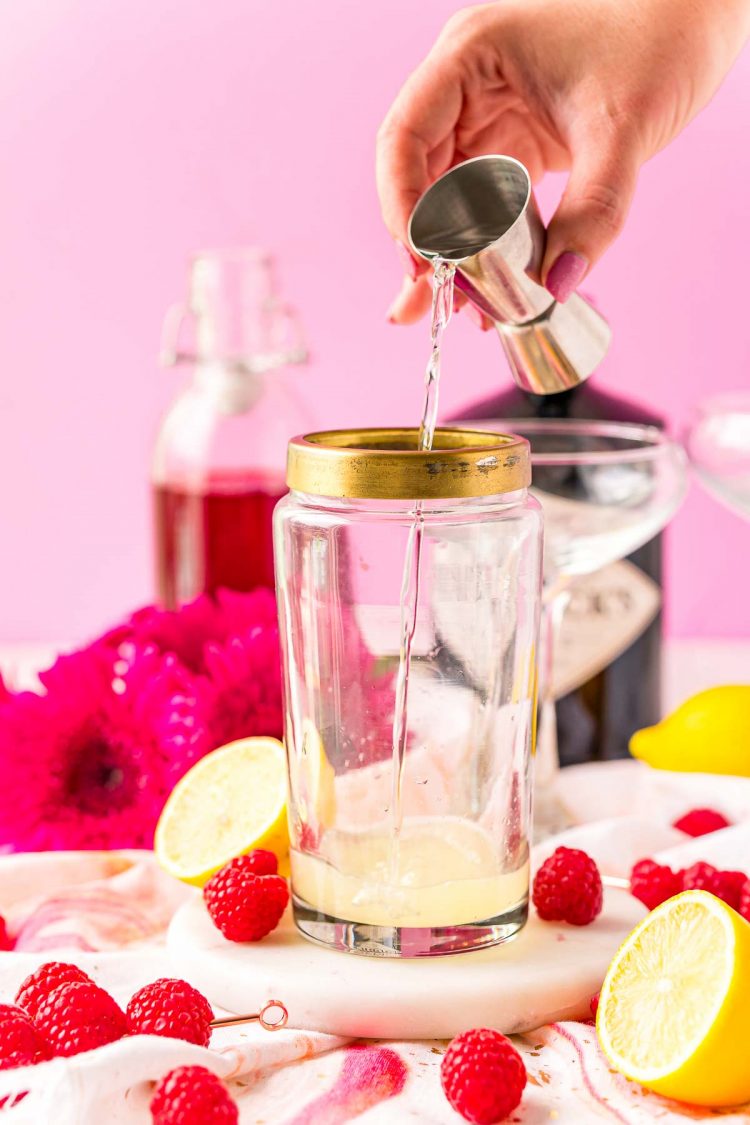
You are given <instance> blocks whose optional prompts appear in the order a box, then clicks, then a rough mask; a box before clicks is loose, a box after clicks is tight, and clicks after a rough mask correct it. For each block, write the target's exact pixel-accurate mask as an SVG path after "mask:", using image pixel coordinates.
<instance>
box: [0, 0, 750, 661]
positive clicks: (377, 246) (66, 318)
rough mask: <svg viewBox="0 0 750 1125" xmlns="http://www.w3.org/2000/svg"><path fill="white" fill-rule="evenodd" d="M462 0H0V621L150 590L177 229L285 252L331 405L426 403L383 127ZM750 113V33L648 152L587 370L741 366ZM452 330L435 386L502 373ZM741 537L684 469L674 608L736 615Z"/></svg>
mask: <svg viewBox="0 0 750 1125" xmlns="http://www.w3.org/2000/svg"><path fill="white" fill-rule="evenodd" d="M457 6H458V5H456V4H455V3H451V2H450V0H431V3H430V4H425V3H423V2H422V0H379V2H378V3H375V4H370V5H366V4H361V3H360V4H355V3H352V2H351V0H318V2H317V3H315V4H313V3H308V2H306V0H274V2H273V3H271V2H269V0H212V2H211V3H206V0H107V3H106V4H102V3H97V2H96V0H23V3H12V4H4V5H2V7H0V142H1V148H0V151H1V152H2V173H1V174H0V248H1V251H2V262H1V265H0V345H1V347H2V365H3V375H2V383H1V384H0V399H1V401H2V427H1V428H0V466H1V468H2V480H3V484H4V487H3V490H2V500H1V502H0V504H1V507H0V521H1V526H2V533H3V537H2V551H1V552H0V582H1V583H2V599H1V601H0V640H3V641H9V640H37V639H51V640H57V639H72V640H77V639H79V638H83V637H85V636H87V635H88V634H90V633H91V632H93V631H94V630H96V629H98V628H99V627H100V626H102V625H103V624H105V623H106V622H108V621H110V620H111V619H113V618H114V617H115V616H116V615H117V614H119V613H120V612H122V611H123V610H125V609H126V608H128V607H131V606H133V605H135V604H137V603H139V602H141V601H143V600H146V599H148V598H149V596H150V593H151V564H150V544H149V535H150V521H149V507H148V494H147V486H146V477H147V470H148V461H149V456H150V449H151V444H152V439H153V435H154V431H155V427H156V424H157V420H158V418H159V415H160V412H161V411H162V409H163V408H164V406H165V404H166V403H167V401H168V399H169V397H170V396H171V395H172V394H173V393H174V392H175V391H176V389H177V387H178V384H179V378H180V377H179V375H177V374H175V373H165V372H160V371H159V369H158V367H157V364H156V361H155V356H156V353H157V347H158V340H159V332H160V323H161V317H162V314H163V312H164V310H165V308H166V306H167V305H168V304H169V303H170V302H171V301H173V300H174V299H176V298H179V297H180V296H181V295H182V291H183V268H184V262H185V258H186V254H187V252H188V251H189V250H190V249H191V248H194V247H196V246H200V245H204V244H212V243H213V244H228V243H243V242H257V243H261V244H264V245H266V246H267V247H269V248H270V249H271V250H273V251H274V252H275V253H276V254H277V255H278V257H279V259H280V264H281V270H280V272H281V276H282V279H283V282H284V287H285V290H286V293H287V295H288V297H289V298H290V299H291V300H293V301H294V302H295V303H296V304H297V305H298V306H299V307H300V308H301V309H302V311H303V313H304V317H305V321H306V325H307V332H308V337H309V340H310V343H311V346H312V348H313V350H314V362H313V364H312V365H311V367H310V368H309V369H308V371H307V372H306V373H305V375H304V379H305V383H306V385H307V388H308V393H309V394H310V397H311V398H314V400H315V401H316V403H317V407H318V415H319V421H321V422H324V423H326V424H336V423H350V422H352V423H353V422H377V421H386V420H392V419H396V420H399V421H415V420H416V419H417V417H418V412H419V406H420V395H421V386H422V367H423V363H424V360H425V352H426V334H425V333H426V329H425V328H424V327H417V328H412V329H395V328H392V327H390V326H389V325H387V324H386V322H385V312H386V308H387V306H388V304H389V302H390V299H391V296H392V291H393V290H394V289H395V286H396V284H397V281H398V270H397V260H396V255H395V253H394V250H393V248H392V246H391V245H390V243H389V240H388V238H387V236H386V235H385V233H384V230H383V229H382V227H381V223H380V217H379V214H378V208H377V201H376V197H375V190H374V185H373V140H374V135H375V131H376V128H377V125H378V122H379V120H380V118H381V116H382V115H383V113H384V111H385V109H386V108H387V106H388V103H389V100H390V98H391V96H392V95H393V93H394V92H395V90H396V88H397V87H398V85H399V83H400V82H401V80H402V79H403V78H404V77H405V75H406V74H407V72H408V70H409V68H410V66H411V65H413V64H414V63H415V62H416V60H417V59H418V58H419V57H420V56H421V55H422V54H423V53H424V52H425V50H426V49H427V47H428V46H429V44H430V43H431V41H432V40H433V38H434V36H435V34H436V33H437V31H438V29H439V27H440V25H441V24H442V22H443V21H444V19H445V17H446V16H447V15H448V14H449V13H450V12H451V11H452V10H454V8H455V7H457ZM749 111H750V54H748V53H747V52H746V53H745V55H744V57H743V58H742V59H741V60H740V62H739V64H738V66H737V68H736V70H735V71H734V73H733V74H732V76H731V77H730V79H729V80H728V82H727V84H726V85H725V87H724V88H723V90H722V91H721V92H720V94H719V96H718V97H717V98H716V100H715V102H714V103H713V105H712V106H711V107H710V108H709V109H708V110H707V111H706V112H705V113H704V114H703V115H702V116H701V117H700V118H699V120H698V121H697V122H695V123H694V124H693V126H692V127H691V128H690V129H689V131H688V132H687V133H686V134H685V135H684V136H683V137H682V138H681V139H680V140H678V141H677V142H676V143H675V144H674V145H673V147H672V148H671V149H670V151H669V152H668V153H666V154H664V155H662V156H660V157H658V158H657V159H656V160H654V161H653V163H652V164H651V165H650V166H649V167H648V168H647V169H646V170H645V171H644V173H643V176H642V179H641V183H640V188H639V192H638V197H637V200H636V204H635V207H634V210H633V213H632V216H631V220H630V223H629V226H628V229H627V231H626V233H625V234H624V235H623V237H622V238H621V240H620V242H619V243H618V245H617V246H616V247H615V248H614V250H613V251H612V252H611V253H610V254H609V256H608V258H607V260H606V261H605V262H604V263H603V264H602V265H601V266H600V267H599V268H598V269H597V270H596V273H595V275H594V277H593V279H592V282H591V283H590V284H589V288H590V289H591V291H592V292H593V293H594V294H595V295H596V297H597V299H598V302H599V304H600V305H601V306H602V308H603V309H604V310H605V311H606V312H607V314H608V315H609V317H610V319H611V320H612V322H613V325H614V329H615V333H616V344H615V347H614V350H613V352H612V355H611V357H610V359H609V361H608V363H607V368H606V370H605V371H604V372H603V373H602V374H601V376H600V378H601V382H602V384H604V385H606V386H608V387H616V386H620V387H622V389H623V391H625V392H626V393H627V394H629V395H631V396H633V397H640V398H643V399H646V400H648V401H649V402H650V403H651V404H652V406H653V407H655V408H657V409H658V410H660V411H664V412H666V413H667V414H668V415H669V417H670V418H671V419H672V421H673V422H674V424H675V425H677V426H679V425H680V424H681V423H682V422H683V420H684V419H685V417H686V413H687V410H688V408H689V407H690V405H691V403H692V402H693V401H694V400H696V399H697V398H698V397H700V396H701V395H704V394H706V393H707V392H709V391H712V390H717V389H720V388H736V387H739V386H743V385H745V386H747V385H748V384H749V383H750V377H749V375H748V372H749V370H750V314H749V313H748V298H747V276H748V275H747V266H746V258H747V245H748V243H747V199H748V184H750V145H749V144H748V125H747V122H748V113H749ZM556 186H557V185H552V187H551V188H546V189H545V192H543V193H542V197H543V199H545V198H546V202H547V204H549V198H550V195H549V193H550V192H551V191H554V190H555V187H556ZM545 193H546V194H545ZM446 353H447V355H446V368H445V379H444V396H443V407H444V410H446V411H447V410H449V409H452V408H454V407H455V406H456V405H458V404H459V403H461V402H463V401H466V400H468V399H471V398H473V397H475V396H477V395H480V394H485V393H488V392H489V391H490V390H491V389H492V388H493V387H494V386H496V385H497V384H498V383H499V382H500V381H502V380H505V379H506V378H507V376H506V372H505V367H504V364H503V362H502V361H501V358H500V355H499V349H498V345H497V343H496V341H495V340H494V339H492V338H491V337H490V336H485V337H480V336H479V334H478V333H476V331H475V330H473V328H472V326H471V325H469V324H468V323H461V318H458V321H457V322H456V324H455V327H452V329H451V332H450V339H449V341H448V344H447V347H446ZM368 388H371V389H370V390H368ZM749 548H750V525H748V524H742V523H741V522H740V521H739V519H737V518H736V517H733V516H732V515H730V514H729V513H727V512H725V511H723V510H722V509H720V508H719V507H718V506H717V505H716V504H715V503H714V502H713V501H711V500H710V499H708V498H706V497H705V496H704V495H702V494H701V492H700V491H699V490H698V489H697V487H695V486H694V487H693V489H692V491H691V496H690V498H689V500H688V502H687V504H686V505H685V508H684V510H683V511H682V513H681V514H680V516H679V517H678V519H677V520H676V521H675V524H674V526H673V528H672V533H671V536H670V542H669V574H668V578H669V609H670V618H669V620H670V628H671V630H672V631H673V632H674V633H676V634H678V635H688V636H689V635H699V634H702V635H706V636H743V635H744V636H747V635H748V634H750V599H749V598H748V596H747V569H748V557H749Z"/></svg>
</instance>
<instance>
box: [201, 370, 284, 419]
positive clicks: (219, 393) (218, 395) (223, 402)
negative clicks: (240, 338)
mask: <svg viewBox="0 0 750 1125" xmlns="http://www.w3.org/2000/svg"><path fill="white" fill-rule="evenodd" d="M192 384H193V386H194V387H195V388H196V389H197V390H198V391H200V392H201V394H204V395H207V396H209V397H210V398H211V400H212V403H213V405H214V407H215V409H217V410H218V411H219V412H220V413H222V414H245V413H246V412H247V411H248V410H252V408H253V407H254V406H255V405H256V404H257V403H258V402H259V401H260V399H261V398H262V397H263V395H264V393H265V391H266V376H265V375H264V374H262V373H261V372H259V371H253V370H250V369H249V368H247V367H246V366H244V365H241V364H237V363H235V362H234V361H231V360H230V361H225V360H221V359H201V358H200V357H199V358H198V359H196V361H195V366H194V368H193V378H192Z"/></svg>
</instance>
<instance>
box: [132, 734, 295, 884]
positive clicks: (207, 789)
mask: <svg viewBox="0 0 750 1125" xmlns="http://www.w3.org/2000/svg"><path fill="white" fill-rule="evenodd" d="M286 793H287V778H286V755H285V752H284V747H283V746H282V744H281V743H280V742H278V741H277V740H276V739H275V738H243V739H240V740H239V741H238V742H230V743H229V744H228V745H227V746H222V747H220V748H219V749H218V750H214V751H212V753H210V754H207V755H206V757H205V758H202V759H201V760H200V761H199V762H197V763H196V764H195V765H194V766H193V768H192V769H191V770H189V771H188V773H186V774H185V776H184V777H183V778H182V779H181V780H180V781H179V782H178V783H177V785H176V786H175V788H174V789H173V790H172V793H171V794H170V796H169V798H168V800H167V803H166V805H165V806H164V809H163V811H162V814H161V817H160V818H159V823H158V825H157V827H156V835H155V837H154V852H155V853H156V858H157V860H158V862H159V863H160V864H161V866H162V867H163V868H164V870H165V871H168V872H169V874H170V875H174V876H175V877H176V878H177V879H182V881H183V882H185V883H192V884H194V885H195V886H198V887H202V886H203V884H204V883H206V882H207V881H208V880H209V879H210V878H211V876H212V875H213V874H214V873H215V872H216V871H218V870H219V868H220V867H223V866H224V864H225V863H228V862H229V860H230V859H234V857H235V856H237V855H244V854H245V853H246V852H250V851H252V850H253V849H254V848H266V849H267V850H268V851H271V852H274V853H275V854H276V855H277V856H278V858H279V859H280V860H284V859H285V857H286V856H287V853H288V851H289V834H288V829H287V818H286Z"/></svg>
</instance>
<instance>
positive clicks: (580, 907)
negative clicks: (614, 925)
mask: <svg viewBox="0 0 750 1125" xmlns="http://www.w3.org/2000/svg"><path fill="white" fill-rule="evenodd" d="M532 900H533V903H534V906H535V907H536V910H537V914H538V915H539V917H540V918H543V919H544V921H545V922H569V923H570V924H571V926H588V924H589V922H593V921H594V919H595V918H596V916H597V914H599V913H600V911H601V909H602V878H601V875H600V874H599V868H598V867H597V866H596V864H595V863H594V861H593V859H592V858H591V856H588V855H586V853H585V852H582V851H579V850H578V848H556V849H555V851H554V852H553V854H552V855H551V856H550V857H549V859H547V860H545V861H544V863H543V864H542V866H541V867H540V868H539V870H538V871H537V873H536V876H535V877H534V889H533V893H532Z"/></svg>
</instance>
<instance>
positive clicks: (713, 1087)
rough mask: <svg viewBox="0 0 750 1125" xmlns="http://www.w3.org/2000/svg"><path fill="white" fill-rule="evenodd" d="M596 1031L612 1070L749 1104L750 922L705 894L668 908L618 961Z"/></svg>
mask: <svg viewBox="0 0 750 1125" xmlns="http://www.w3.org/2000/svg"><path fill="white" fill-rule="evenodd" d="M596 1028H597V1032H598V1035H599V1040H600V1042H601V1045H602V1049H603V1050H604V1053H605V1054H606V1056H607V1058H608V1059H609V1060H610V1062H611V1063H612V1065H613V1066H614V1067H615V1068H616V1069H617V1070H619V1071H620V1072H621V1073H622V1074H624V1075H626V1077H628V1078H632V1079H635V1081H636V1082H640V1083H641V1085H643V1086H646V1087H648V1088H649V1089H651V1090H655V1091H656V1092H657V1093H659V1094H664V1095H665V1096H666V1097H669V1098H675V1099H676V1100H677V1101H683V1102H691V1103H693V1104H695V1105H705V1106H730V1105H739V1104H741V1103H742V1102H745V1101H747V1100H748V1099H750V1066H748V1060H747V1044H748V1042H749V1041H750V924H748V923H747V922H746V921H745V920H744V918H742V917H740V915H739V914H737V913H736V912H735V911H734V910H732V908H731V907H729V906H727V905H726V903H724V902H721V901H720V900H719V899H717V898H715V897H714V896H713V895H711V894H708V893H707V892H706V891H685V892H684V893H683V894H680V895H677V896H675V898H671V899H669V900H668V901H667V902H664V903H662V905H661V906H659V907H657V909H656V910H654V911H652V912H651V914H649V915H648V917H647V918H646V919H645V920H644V921H643V922H641V923H640V925H639V926H637V927H636V929H635V930H633V932H632V934H631V935H630V936H629V937H628V938H627V940H626V941H625V942H624V944H623V945H622V947H621V948H620V950H619V952H618V953H617V954H616V956H615V959H614V960H613V962H612V964H611V965H610V967H609V969H608V971H607V975H606V977H605V980H604V984H603V985H602V990H601V994H600V996H599V1009H598V1013H597V1021H596Z"/></svg>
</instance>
